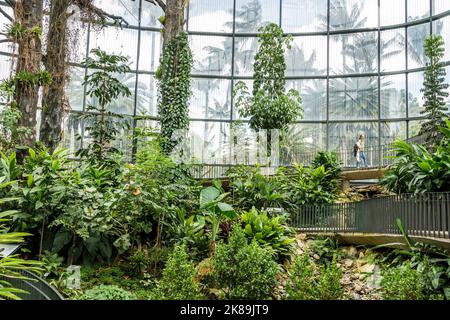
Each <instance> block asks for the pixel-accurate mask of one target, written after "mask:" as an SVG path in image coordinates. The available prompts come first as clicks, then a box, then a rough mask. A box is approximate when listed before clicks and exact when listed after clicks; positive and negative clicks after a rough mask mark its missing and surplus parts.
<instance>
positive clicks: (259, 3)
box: [236, 0, 280, 32]
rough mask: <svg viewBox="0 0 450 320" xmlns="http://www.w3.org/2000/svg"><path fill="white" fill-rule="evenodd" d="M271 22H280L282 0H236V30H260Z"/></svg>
mask: <svg viewBox="0 0 450 320" xmlns="http://www.w3.org/2000/svg"><path fill="white" fill-rule="evenodd" d="M271 22H274V23H276V24H279V23H280V2H279V1H273V0H236V32H258V29H259V28H260V27H262V26H264V25H267V24H269V23H271Z"/></svg>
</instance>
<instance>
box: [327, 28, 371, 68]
mask: <svg viewBox="0 0 450 320" xmlns="http://www.w3.org/2000/svg"><path fill="white" fill-rule="evenodd" d="M377 71H378V35H377V33H376V32H362V33H357V34H342V35H333V36H330V73H332V74H333V73H334V74H353V73H365V72H377Z"/></svg>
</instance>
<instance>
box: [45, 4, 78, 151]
mask: <svg viewBox="0 0 450 320" xmlns="http://www.w3.org/2000/svg"><path fill="white" fill-rule="evenodd" d="M71 2H72V0H56V1H52V2H51V4H50V22H49V30H48V34H47V54H46V56H45V58H44V65H45V68H46V69H47V71H48V72H50V73H51V74H52V77H53V82H52V84H51V85H50V86H49V87H48V89H47V90H46V91H45V92H44V96H43V99H42V117H41V130H40V140H41V141H42V142H43V143H44V144H45V145H46V146H47V147H49V148H50V149H51V150H52V151H53V150H54V149H55V148H56V147H57V146H58V143H59V142H60V141H61V134H62V123H63V117H64V109H65V106H66V105H67V103H66V101H67V100H66V95H65V90H64V87H65V85H66V81H67V71H68V70H67V69H68V65H67V44H68V39H67V38H68V34H67V22H68V19H69V17H70V14H68V12H67V11H68V9H69V6H70V4H71Z"/></svg>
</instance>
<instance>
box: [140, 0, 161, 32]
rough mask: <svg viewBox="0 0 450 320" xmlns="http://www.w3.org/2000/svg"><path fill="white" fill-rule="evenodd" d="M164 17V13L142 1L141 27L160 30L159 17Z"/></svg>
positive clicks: (157, 7) (144, 0)
mask: <svg viewBox="0 0 450 320" xmlns="http://www.w3.org/2000/svg"><path fill="white" fill-rule="evenodd" d="M162 16H164V11H163V10H162V9H161V8H160V7H159V6H155V5H154V4H152V3H150V2H148V1H146V0H142V13H141V26H142V27H156V28H161V27H162V25H161V23H160V22H159V21H158V19H159V17H162Z"/></svg>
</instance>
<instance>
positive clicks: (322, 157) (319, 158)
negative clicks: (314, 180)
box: [311, 151, 342, 194]
mask: <svg viewBox="0 0 450 320" xmlns="http://www.w3.org/2000/svg"><path fill="white" fill-rule="evenodd" d="M311 166H312V167H313V168H314V169H318V168H319V167H321V166H323V167H324V169H325V179H324V180H323V182H322V184H321V185H322V189H323V190H325V191H327V192H330V193H332V194H336V193H337V190H338V188H339V182H340V181H341V174H342V163H341V162H340V161H339V160H338V158H337V155H336V153H334V152H326V151H320V152H319V153H317V155H316V157H315V158H314V160H313V161H312V164H311Z"/></svg>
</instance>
